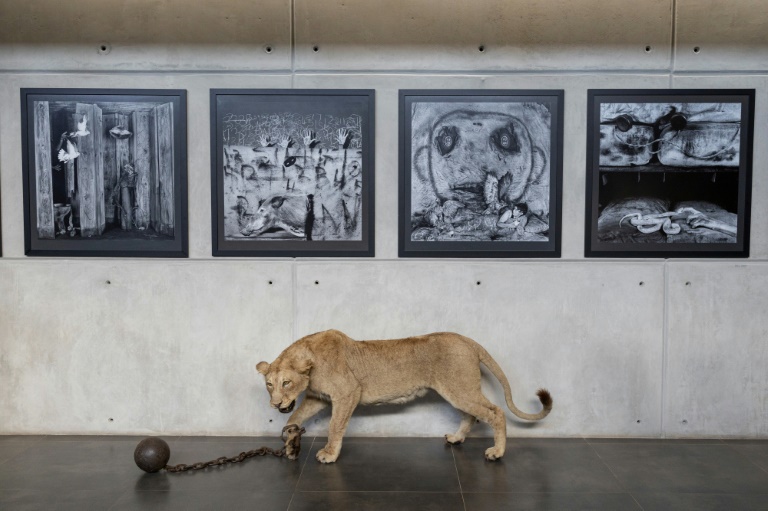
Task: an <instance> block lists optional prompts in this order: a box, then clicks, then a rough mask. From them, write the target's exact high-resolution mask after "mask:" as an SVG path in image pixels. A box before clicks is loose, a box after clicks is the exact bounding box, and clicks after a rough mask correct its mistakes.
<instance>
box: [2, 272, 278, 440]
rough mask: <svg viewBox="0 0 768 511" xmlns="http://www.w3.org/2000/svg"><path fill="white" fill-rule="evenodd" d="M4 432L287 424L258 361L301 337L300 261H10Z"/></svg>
mask: <svg viewBox="0 0 768 511" xmlns="http://www.w3.org/2000/svg"><path fill="white" fill-rule="evenodd" d="M0 289H2V290H3V292H2V293H0V310H1V311H3V312H2V314H0V332H2V335H0V352H1V353H2V354H3V355H2V357H0V387H2V388H4V389H12V391H11V392H3V395H2V398H1V399H0V416H2V417H3V420H2V421H0V434H2V433H6V434H7V433H21V432H23V433H29V434H32V433H80V434H84V433H102V434H118V433H123V432H131V433H139V432H141V433H145V432H147V433H149V432H162V433H163V434H173V433H179V434H185V433H186V434H193V433H194V434H224V435H227V434H250V433H253V432H261V433H263V432H266V431H278V430H279V428H276V427H273V426H272V425H271V424H270V423H269V419H270V418H271V416H268V410H269V398H268V394H267V392H266V390H265V389H264V380H263V378H262V377H261V376H260V375H258V374H257V373H256V370H255V364H256V363H257V362H258V361H259V360H261V359H262V358H269V357H274V356H276V355H277V354H278V353H279V351H280V350H281V349H282V346H283V345H284V344H285V343H286V342H287V340H288V339H290V337H291V317H292V312H293V311H292V298H291V289H292V275H291V267H290V264H289V263H265V262H262V263H260V264H258V265H255V264H252V263H248V262H220V261H219V262H216V263H213V262H197V263H194V264H192V263H190V262H188V261H185V262H169V261H120V262H114V261H108V260H88V261H85V260H79V261H66V260H57V261H54V260H38V261H23V262H21V261H6V262H4V263H3V264H2V265H0Z"/></svg>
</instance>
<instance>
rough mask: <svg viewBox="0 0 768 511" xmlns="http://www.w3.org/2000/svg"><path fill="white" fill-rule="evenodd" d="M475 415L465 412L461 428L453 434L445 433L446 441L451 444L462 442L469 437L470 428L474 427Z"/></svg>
mask: <svg viewBox="0 0 768 511" xmlns="http://www.w3.org/2000/svg"><path fill="white" fill-rule="evenodd" d="M475 420H476V419H475V416H474V415H470V414H468V413H463V412H462V416H461V423H460V424H459V429H458V430H457V431H456V433H454V434H453V435H445V441H446V442H448V443H449V444H454V445H455V444H460V443H462V442H464V440H465V439H466V438H467V434H468V433H469V430H470V429H472V424H474V423H475Z"/></svg>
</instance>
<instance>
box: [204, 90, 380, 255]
mask: <svg viewBox="0 0 768 511" xmlns="http://www.w3.org/2000/svg"><path fill="white" fill-rule="evenodd" d="M213 101H214V102H215V108H216V112H215V119H216V126H215V136H216V140H215V141H214V143H213V148H214V150H215V151H216V153H217V154H216V156H215V157H216V162H215V163H214V171H215V174H214V179H215V180H216V182H217V185H218V186H219V187H220V189H219V190H217V193H216V197H215V201H214V214H215V215H216V218H215V219H214V224H215V227H217V229H215V230H216V231H217V232H215V234H216V237H215V239H214V244H215V245H218V250H217V249H215V250H214V251H215V252H219V254H218V255H228V254H224V253H223V252H226V251H227V250H229V251H230V252H231V254H232V255H234V254H239V255H269V254H271V255H275V254H277V253H278V252H282V254H281V255H289V252H290V251H292V250H293V251H296V252H297V253H296V255H316V254H314V253H313V252H314V251H325V252H327V251H334V250H338V251H342V250H347V249H351V250H355V247H357V249H358V250H359V249H360V248H365V247H368V246H369V243H370V241H371V240H370V237H371V235H372V233H371V232H370V229H369V226H368V222H369V209H370V207H371V205H372V200H371V187H372V178H371V175H372V174H371V173H372V166H373V165H372V157H371V154H372V149H371V147H369V146H371V145H372V137H371V136H370V124H369V123H370V118H371V112H370V111H369V110H370V108H371V107H372V106H371V105H372V93H368V92H365V93H362V94H359V95H355V94H354V91H351V95H350V96H345V95H343V94H341V93H339V94H323V92H322V91H316V92H315V93H312V92H311V91H303V92H302V91H253V93H252V94H249V93H248V91H232V93H231V94H229V93H226V92H225V91H214V92H213ZM364 246H365V247H364ZM246 252H250V254H246Z"/></svg>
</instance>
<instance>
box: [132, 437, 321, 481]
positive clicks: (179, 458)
mask: <svg viewBox="0 0 768 511" xmlns="http://www.w3.org/2000/svg"><path fill="white" fill-rule="evenodd" d="M257 443H258V442H257ZM258 444H259V445H255V444H254V443H253V442H251V441H250V440H249V441H248V442H245V443H238V442H230V441H224V442H221V443H217V442H214V441H212V440H206V441H194V440H193V441H189V440H183V441H174V442H169V446H170V448H171V459H170V460H169V461H168V463H169V464H170V465H177V464H180V463H184V464H187V465H191V464H193V463H195V462H198V461H203V462H204V461H210V460H213V459H216V458H219V457H221V456H227V457H232V456H236V455H237V454H239V453H241V452H247V451H250V450H253V449H258V448H260V447H262V446H267V447H270V448H273V449H279V448H280V447H282V445H283V444H282V442H281V441H280V440H276V439H272V440H271V442H266V441H264V442H261V443H258ZM311 444H312V443H311V442H302V450H301V454H300V458H299V459H298V460H296V461H291V460H288V459H285V458H275V457H274V456H270V455H267V456H264V457H261V456H257V457H254V458H249V459H246V460H245V461H243V462H242V463H237V464H228V465H223V466H220V467H209V468H206V469H203V470H193V471H189V472H184V473H176V474H171V473H167V472H164V471H161V472H158V473H155V474H145V473H143V472H141V471H140V470H139V469H138V468H136V466H135V465H134V467H133V468H134V469H135V470H134V472H133V474H132V481H133V482H132V483H131V484H132V487H133V488H135V489H136V490H144V491H190V490H212V491H213V490H230V489H231V490H247V491H269V492H277V491H280V492H292V491H293V490H294V488H295V487H296V483H297V482H298V480H299V475H300V474H301V470H302V467H303V465H304V462H305V461H306V459H307V457H308V455H309V451H310V447H311ZM131 460H132V459H131Z"/></svg>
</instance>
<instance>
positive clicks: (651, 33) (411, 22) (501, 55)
mask: <svg viewBox="0 0 768 511" xmlns="http://www.w3.org/2000/svg"><path fill="white" fill-rule="evenodd" d="M382 7H383V6H382V4H378V3H369V2H345V1H342V0H321V1H317V0H297V1H296V7H295V19H296V22H295V24H296V69H297V70H306V69H313V70H321V69H326V70H331V69H337V70H338V69H344V70H355V69H359V70H381V69H398V70H399V69H403V70H405V69H408V70H417V71H433V70H456V69H485V70H520V69H525V70H551V69H613V70H617V69H662V68H666V67H668V66H669V62H670V51H669V50H670V47H671V37H672V23H671V19H670V13H671V9H672V2H671V0H652V1H647V2H642V3H627V2H601V1H599V0H587V1H579V2H571V1H568V0H556V1H551V0H537V1H534V2H508V1H504V0H492V1H484V2H450V3H446V2H441V1H440V0H418V1H412V0H410V1H408V0H396V1H393V2H387V4H386V8H382ZM597 13H599V14H597ZM350 41H355V44H350ZM481 47H482V50H481ZM436 54H439V55H440V57H439V58H435V55H436Z"/></svg>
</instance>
